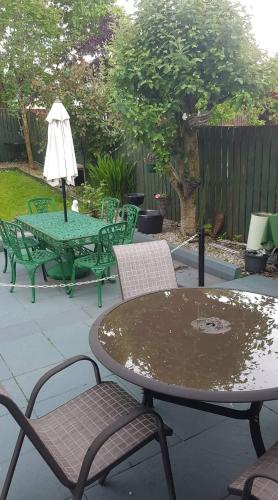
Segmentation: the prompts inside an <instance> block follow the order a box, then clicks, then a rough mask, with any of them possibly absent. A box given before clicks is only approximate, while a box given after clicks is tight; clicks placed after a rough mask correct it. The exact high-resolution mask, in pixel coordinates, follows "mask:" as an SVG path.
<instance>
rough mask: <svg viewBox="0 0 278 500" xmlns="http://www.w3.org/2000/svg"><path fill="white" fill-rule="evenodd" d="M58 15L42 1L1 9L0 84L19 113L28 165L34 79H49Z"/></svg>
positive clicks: (8, 1) (9, 1)
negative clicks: (29, 114) (29, 109)
mask: <svg viewBox="0 0 278 500" xmlns="http://www.w3.org/2000/svg"><path fill="white" fill-rule="evenodd" d="M58 23H59V12H58V11H57V10H56V9H54V8H53V7H48V6H47V4H46V2H44V1H43V0H20V1H19V2H14V1H13V0H6V1H5V3H4V4H2V5H1V7H0V46H1V60H0V69H1V74H2V76H1V80H2V89H3V90H2V91H3V100H4V101H5V102H6V104H7V105H8V107H9V108H10V109H11V110H13V111H18V112H19V114H20V117H21V121H22V131H23V136H24V140H25V144H26V150H27V156H28V162H29V165H30V166H31V167H32V165H33V155H32V147H31V141H30V134H29V127H28V119H27V110H28V107H30V106H31V105H32V103H33V99H34V95H33V92H32V83H33V80H34V78H37V79H41V78H49V76H50V75H49V74H47V73H46V72H45V69H46V68H50V67H51V62H52V61H51V59H52V57H53V55H52V54H51V52H50V50H49V49H50V47H51V49H52V50H53V51H54V46H55V43H56V40H57V38H58V36H59V30H58Z"/></svg>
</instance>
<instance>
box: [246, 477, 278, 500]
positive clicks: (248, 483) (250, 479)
mask: <svg viewBox="0 0 278 500" xmlns="http://www.w3.org/2000/svg"><path fill="white" fill-rule="evenodd" d="M257 478H263V479H267V480H269V481H273V482H274V483H276V484H277V485H278V479H276V478H275V477H273V476H270V475H269V474H253V475H252V476H249V477H248V478H247V479H246V481H245V483H244V488H243V491H242V497H241V498H242V500H251V498H252V497H251V491H252V488H253V483H254V481H255V479H257ZM277 491H278V488H277Z"/></svg>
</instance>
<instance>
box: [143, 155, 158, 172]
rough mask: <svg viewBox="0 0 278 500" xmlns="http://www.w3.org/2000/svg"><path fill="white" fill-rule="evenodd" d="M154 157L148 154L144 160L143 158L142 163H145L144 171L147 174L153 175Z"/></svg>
mask: <svg viewBox="0 0 278 500" xmlns="http://www.w3.org/2000/svg"><path fill="white" fill-rule="evenodd" d="M155 161H156V158H155V155H154V154H152V153H148V154H147V156H146V158H144V163H145V171H146V172H148V173H149V174H154V173H155Z"/></svg>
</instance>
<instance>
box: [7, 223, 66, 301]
mask: <svg viewBox="0 0 278 500" xmlns="http://www.w3.org/2000/svg"><path fill="white" fill-rule="evenodd" d="M2 223H3V224H4V229H5V232H6V236H7V242H8V245H9V248H10V249H11V251H12V259H11V261H10V262H11V268H12V286H11V289H10V292H13V290H14V286H13V285H15V283H16V264H21V265H23V266H24V267H25V269H26V270H27V273H28V275H29V278H30V282H31V285H35V273H36V270H37V268H38V267H40V266H42V270H43V275H44V279H46V271H45V264H46V263H47V262H50V261H52V260H56V261H57V262H58V264H60V267H61V274H62V276H63V280H64V281H65V276H64V270H63V265H62V259H61V257H60V255H59V254H57V253H56V252H53V251H51V250H45V249H40V248H36V249H34V250H32V249H31V248H30V247H29V246H28V241H26V237H25V235H24V232H23V231H22V229H21V227H20V226H19V225H18V224H14V223H12V222H2ZM35 300H36V290H35V288H32V302H33V303H34V302H35Z"/></svg>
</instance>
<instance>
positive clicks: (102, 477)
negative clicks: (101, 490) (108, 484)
mask: <svg viewBox="0 0 278 500" xmlns="http://www.w3.org/2000/svg"><path fill="white" fill-rule="evenodd" d="M109 472H110V471H108V472H106V473H105V474H103V476H101V478H100V479H99V481H98V482H99V484H100V485H101V486H104V483H105V481H106V478H107V476H108V474H109Z"/></svg>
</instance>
